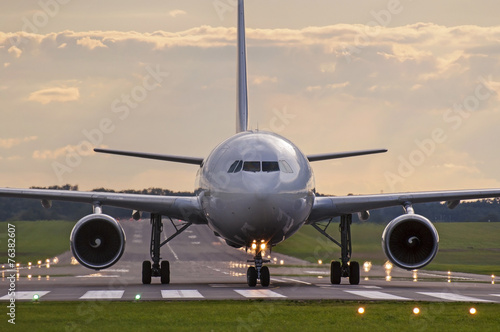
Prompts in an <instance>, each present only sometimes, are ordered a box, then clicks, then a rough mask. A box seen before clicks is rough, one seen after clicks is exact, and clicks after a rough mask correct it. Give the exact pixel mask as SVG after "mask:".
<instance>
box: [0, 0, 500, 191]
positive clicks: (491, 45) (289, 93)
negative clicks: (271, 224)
mask: <svg viewBox="0 0 500 332" xmlns="http://www.w3.org/2000/svg"><path fill="white" fill-rule="evenodd" d="M235 6H236V1H234V0H188V1H186V0H183V1H158V0H150V1H132V0H125V1H124V0H121V1H115V0H109V1H95V0H87V1H83V0H39V1H3V2H1V4H0V186H4V187H14V188H27V187H31V186H50V185H63V184H66V183H69V184H72V185H79V187H80V189H81V190H90V189H93V188H101V187H104V188H111V189H115V190H122V189H142V188H149V187H162V188H168V189H171V190H175V191H191V190H193V189H194V180H195V175H196V171H197V166H193V165H183V164H176V163H168V162H161V161H154V160H146V159H134V158H127V157H118V156H107V155H102V154H96V153H93V152H92V149H93V148H94V147H97V146H99V147H106V148H113V149H122V150H132V151H144V152H152V153H165V154H174V155H186V156H195V157H206V156H208V154H209V153H210V151H211V150H212V149H213V148H214V147H215V146H216V145H217V144H219V143H220V142H222V141H223V140H225V139H226V138H228V137H230V136H231V135H233V134H234V133H235V108H236V85H235V84H236V46H235V43H236V34H235V33H236V29H235V27H236V8H235ZM245 7H246V25H247V59H248V80H249V112H250V119H249V123H250V127H251V128H252V129H259V130H271V131H274V132H276V133H278V134H280V135H283V136H284V137H287V138H288V139H290V140H291V141H292V142H294V143H295V144H296V145H297V146H298V147H299V148H300V149H301V150H302V151H303V152H304V153H305V154H317V153H327V152H339V151H350V150H362V149H376V148H386V149H388V150H389V151H388V152H387V153H385V154H380V155H373V156H363V157H355V158H347V159H342V160H334V161H322V162H315V163H313V164H312V166H313V170H314V173H315V177H316V189H317V191H318V192H321V193H326V194H333V195H346V194H348V193H354V194H370V193H380V192H385V193H389V192H408V191H422V190H445V189H479V188H499V187H500V172H499V171H498V169H500V152H499V151H498V150H497V149H496V144H498V143H497V142H499V141H500V131H499V130H498V124H499V123H500V61H499V60H500V24H499V20H498V12H500V3H499V2H498V1H493V0H486V1H468V0H442V1H439V2H436V1H428V0H421V1H411V0H385V1H365V0H357V1H356V0H353V1H332V0H330V1H326V0H311V1H297V0H288V1H285V0H272V1H269V0H268V1H262V0H253V1H251V0H248V1H246V6H245Z"/></svg>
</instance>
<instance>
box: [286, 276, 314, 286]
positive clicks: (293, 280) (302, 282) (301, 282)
mask: <svg viewBox="0 0 500 332" xmlns="http://www.w3.org/2000/svg"><path fill="white" fill-rule="evenodd" d="M281 279H283V280H287V281H292V282H296V283H299V284H305V285H312V284H311V283H310V282H306V281H302V280H297V279H292V278H285V277H281Z"/></svg>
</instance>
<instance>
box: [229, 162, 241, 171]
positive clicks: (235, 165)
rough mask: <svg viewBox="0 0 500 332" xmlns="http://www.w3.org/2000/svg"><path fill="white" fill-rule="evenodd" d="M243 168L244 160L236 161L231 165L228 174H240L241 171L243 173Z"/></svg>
mask: <svg viewBox="0 0 500 332" xmlns="http://www.w3.org/2000/svg"><path fill="white" fill-rule="evenodd" d="M242 166H243V160H236V161H235V162H234V163H232V164H231V167H229V170H228V171H227V172H228V173H238V172H239V171H241V167H242Z"/></svg>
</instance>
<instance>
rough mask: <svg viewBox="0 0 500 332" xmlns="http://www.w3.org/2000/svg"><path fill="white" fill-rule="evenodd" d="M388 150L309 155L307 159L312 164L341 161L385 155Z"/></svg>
mask: <svg viewBox="0 0 500 332" xmlns="http://www.w3.org/2000/svg"><path fill="white" fill-rule="evenodd" d="M385 152H387V149H377V150H361V151H347V152H335V153H324V154H312V155H308V156H307V159H308V160H309V161H310V162H313V161H322V160H330V159H340V158H348V157H355V156H364V155H367V154H376V153H385Z"/></svg>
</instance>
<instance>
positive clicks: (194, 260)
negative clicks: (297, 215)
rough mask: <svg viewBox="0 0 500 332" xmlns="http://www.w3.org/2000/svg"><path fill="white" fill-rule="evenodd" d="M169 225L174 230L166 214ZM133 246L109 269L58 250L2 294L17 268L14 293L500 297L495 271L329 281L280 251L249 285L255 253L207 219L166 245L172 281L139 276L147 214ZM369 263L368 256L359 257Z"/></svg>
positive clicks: (149, 297) (134, 225)
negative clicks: (232, 243)
mask: <svg viewBox="0 0 500 332" xmlns="http://www.w3.org/2000/svg"><path fill="white" fill-rule="evenodd" d="M164 223H165V228H166V229H167V232H164V233H163V236H165V235H166V234H172V233H171V232H172V229H173V228H171V226H170V225H169V224H168V221H166V222H164ZM121 224H122V226H123V228H124V230H125V233H126V236H127V246H126V249H125V253H124V255H123V257H122V258H121V260H120V261H119V262H118V263H117V264H115V265H114V266H113V267H111V268H110V269H107V270H103V271H92V270H89V269H86V268H84V267H82V266H80V265H72V264H71V254H70V253H69V252H67V253H64V254H63V255H61V256H59V257H58V260H59V262H58V263H57V264H53V263H52V264H51V265H50V267H47V266H46V265H45V264H44V265H40V266H37V265H36V263H35V266H32V267H31V268H29V267H28V266H21V267H19V268H18V269H15V270H10V269H7V268H3V269H2V271H1V272H2V278H1V282H0V301H9V300H10V297H9V295H8V289H9V287H10V286H11V281H12V279H11V278H9V277H10V276H11V275H14V276H15V279H16V281H15V292H16V300H19V301H32V300H33V296H34V295H35V294H36V295H38V296H39V301H79V300H91V301H95V300H120V301H134V300H135V299H136V296H140V300H141V301H156V300H163V301H165V300H169V301H170V300H172V301H175V300H222V299H232V300H245V299H277V300H280V299H281V300H282V299H290V300H321V299H330V300H332V299H334V300H355V301H379V300H384V301H431V302H441V301H453V302H492V303H500V285H498V283H495V282H494V281H495V279H494V278H492V277H491V276H483V275H471V274H463V273H451V274H448V273H447V272H431V271H419V272H418V273H416V274H415V273H414V272H411V271H404V270H399V269H392V270H390V271H386V270H385V269H384V267H382V266H372V267H371V269H370V270H369V271H364V270H363V269H362V271H361V282H360V284H359V285H356V286H352V285H349V284H348V282H347V280H343V284H341V285H332V284H330V279H329V264H325V265H318V264H310V263H307V262H304V261H301V260H298V259H295V258H291V257H287V256H284V255H280V254H274V253H273V254H272V255H271V256H270V259H271V263H270V264H268V266H269V268H270V271H271V285H270V286H269V287H268V288H262V287H261V286H259V285H257V287H255V288H250V287H248V286H247V284H246V269H247V263H246V260H247V259H250V258H251V255H250V254H248V253H246V252H245V251H244V250H238V249H234V248H231V247H229V246H227V245H226V244H225V243H223V242H222V241H221V240H220V239H219V238H217V237H216V236H215V235H213V233H212V232H211V231H210V229H209V228H208V227H206V226H191V227H190V228H189V229H188V230H186V231H185V232H184V233H182V234H181V235H179V236H178V237H177V238H176V239H174V240H173V241H171V242H169V244H168V245H166V246H164V247H163V248H162V258H163V259H167V260H169V261H170V264H171V283H170V284H169V285H162V284H160V280H159V278H153V282H152V284H151V285H143V284H142V282H141V264H142V261H143V260H147V259H149V252H148V247H149V238H150V231H151V230H150V226H149V220H141V221H139V222H137V221H121ZM360 265H361V266H363V262H360Z"/></svg>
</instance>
